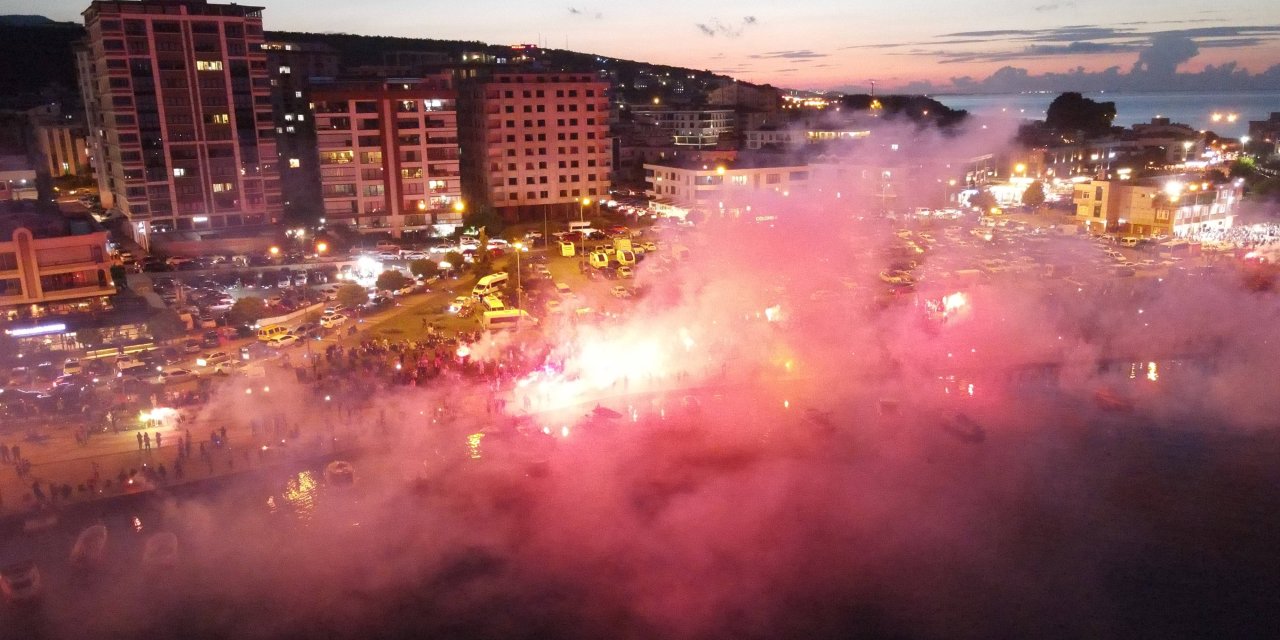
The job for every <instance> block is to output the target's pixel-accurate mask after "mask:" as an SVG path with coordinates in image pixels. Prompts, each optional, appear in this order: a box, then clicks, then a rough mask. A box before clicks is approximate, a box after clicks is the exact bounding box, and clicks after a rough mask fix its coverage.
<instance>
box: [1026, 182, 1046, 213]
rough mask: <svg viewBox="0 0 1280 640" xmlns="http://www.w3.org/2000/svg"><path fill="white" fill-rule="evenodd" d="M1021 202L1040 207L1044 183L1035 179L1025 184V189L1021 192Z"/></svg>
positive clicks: (1042, 202) (1042, 199)
mask: <svg viewBox="0 0 1280 640" xmlns="http://www.w3.org/2000/svg"><path fill="white" fill-rule="evenodd" d="M1022 204H1025V205H1027V206H1028V207H1034V208H1037V209H1038V208H1040V205H1042V204H1044V184H1043V183H1042V182H1040V181H1039V180H1036V181H1035V182H1032V183H1031V184H1029V185H1027V190H1026V191H1023V192H1022Z"/></svg>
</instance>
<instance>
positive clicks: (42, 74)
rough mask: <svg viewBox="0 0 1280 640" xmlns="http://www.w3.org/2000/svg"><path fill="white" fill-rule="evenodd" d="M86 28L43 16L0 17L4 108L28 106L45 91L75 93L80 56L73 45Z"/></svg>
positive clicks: (0, 93)
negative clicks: (51, 89) (77, 58)
mask: <svg viewBox="0 0 1280 640" xmlns="http://www.w3.org/2000/svg"><path fill="white" fill-rule="evenodd" d="M84 34H85V32H84V27H83V26H82V25H79V24H76V23H74V22H55V21H53V20H50V19H48V18H45V17H42V16H0V60H4V61H5V62H4V64H0V108H16V109H25V108H30V107H32V106H34V105H36V104H39V103H40V102H41V100H42V98H41V94H42V93H48V90H49V89H50V88H53V89H54V91H55V92H66V91H71V92H75V89H76V59H75V55H74V54H73V53H72V45H73V44H74V43H75V42H76V41H77V40H79V39H81V38H83V37H84Z"/></svg>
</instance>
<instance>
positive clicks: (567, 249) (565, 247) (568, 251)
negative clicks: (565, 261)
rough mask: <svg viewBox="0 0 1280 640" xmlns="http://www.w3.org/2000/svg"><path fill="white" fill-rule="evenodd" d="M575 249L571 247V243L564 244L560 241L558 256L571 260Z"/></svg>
mask: <svg viewBox="0 0 1280 640" xmlns="http://www.w3.org/2000/svg"><path fill="white" fill-rule="evenodd" d="M576 248H577V247H575V246H573V243H572V242H564V241H561V242H560V255H561V256H563V257H565V258H572V257H573V256H574V250H575V249H576Z"/></svg>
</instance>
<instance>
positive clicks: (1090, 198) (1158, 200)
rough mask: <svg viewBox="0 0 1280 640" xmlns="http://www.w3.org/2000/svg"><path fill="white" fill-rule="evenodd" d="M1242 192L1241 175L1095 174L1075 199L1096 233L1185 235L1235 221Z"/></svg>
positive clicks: (1080, 220) (1085, 221)
mask: <svg viewBox="0 0 1280 640" xmlns="http://www.w3.org/2000/svg"><path fill="white" fill-rule="evenodd" d="M1241 195H1242V186H1241V184H1240V183H1239V182H1238V181H1236V182H1226V183H1222V184H1213V183H1210V182H1188V181H1183V180H1180V179H1178V178H1170V179H1167V180H1163V181H1156V180H1152V181H1142V182H1136V181H1135V182H1128V181H1108V180H1094V181H1092V182H1085V183H1081V184H1078V185H1076V186H1075V189H1074V193H1073V201H1074V204H1075V206H1076V221H1077V222H1078V223H1079V224H1081V225H1083V226H1084V228H1085V229H1087V230H1088V231H1089V232H1091V233H1107V232H1114V233H1123V234H1126V235H1133V236H1185V235H1189V234H1193V233H1195V232H1198V231H1205V230H1210V229H1224V228H1228V227H1231V226H1232V224H1234V221H1235V214H1236V209H1237V208H1238V207H1239V205H1240V198H1241Z"/></svg>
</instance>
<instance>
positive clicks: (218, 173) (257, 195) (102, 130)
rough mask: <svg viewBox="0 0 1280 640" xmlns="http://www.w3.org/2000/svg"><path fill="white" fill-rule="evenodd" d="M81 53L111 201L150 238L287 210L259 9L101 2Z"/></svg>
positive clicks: (91, 15)
mask: <svg viewBox="0 0 1280 640" xmlns="http://www.w3.org/2000/svg"><path fill="white" fill-rule="evenodd" d="M84 21H85V28H86V29H87V31H88V37H87V38H86V40H85V42H84V47H83V52H82V54H81V56H80V65H79V66H80V68H81V73H82V74H84V76H83V77H82V80H81V86H82V88H83V90H84V91H85V92H86V93H85V104H86V112H87V115H88V117H89V122H88V123H87V124H88V127H89V130H90V135H91V136H92V137H93V138H95V141H94V143H93V144H92V145H91V147H92V148H93V149H94V151H95V152H98V151H100V155H98V156H97V157H96V161H97V167H96V168H97V170H98V172H99V174H100V175H101V176H102V178H101V182H102V186H103V187H104V188H103V189H102V198H103V204H104V206H109V207H112V208H114V209H117V210H119V211H120V212H122V213H123V214H124V215H125V216H127V217H128V219H129V222H130V224H129V228H130V230H131V231H132V233H133V234H134V237H135V239H137V240H139V242H140V243H141V244H143V245H144V246H148V245H149V244H150V242H151V240H152V237H153V234H162V233H167V232H173V231H201V230H217V229H227V228H234V227H243V226H252V225H261V224H269V223H273V222H275V221H276V220H277V219H278V218H279V216H280V213H281V196H280V177H279V171H278V167H277V164H276V163H277V157H276V146H275V140H274V136H275V131H274V128H273V127H274V125H273V122H272V115H271V85H270V79H269V77H268V74H267V68H266V64H267V63H266V54H265V52H264V51H263V50H262V47H261V45H262V8H261V7H249V6H241V5H236V4H209V3H207V2H204V1H203V0H141V1H139V0H116V1H107V0H95V1H94V2H93V3H91V4H90V5H89V8H88V9H86V10H85V11H84Z"/></svg>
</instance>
